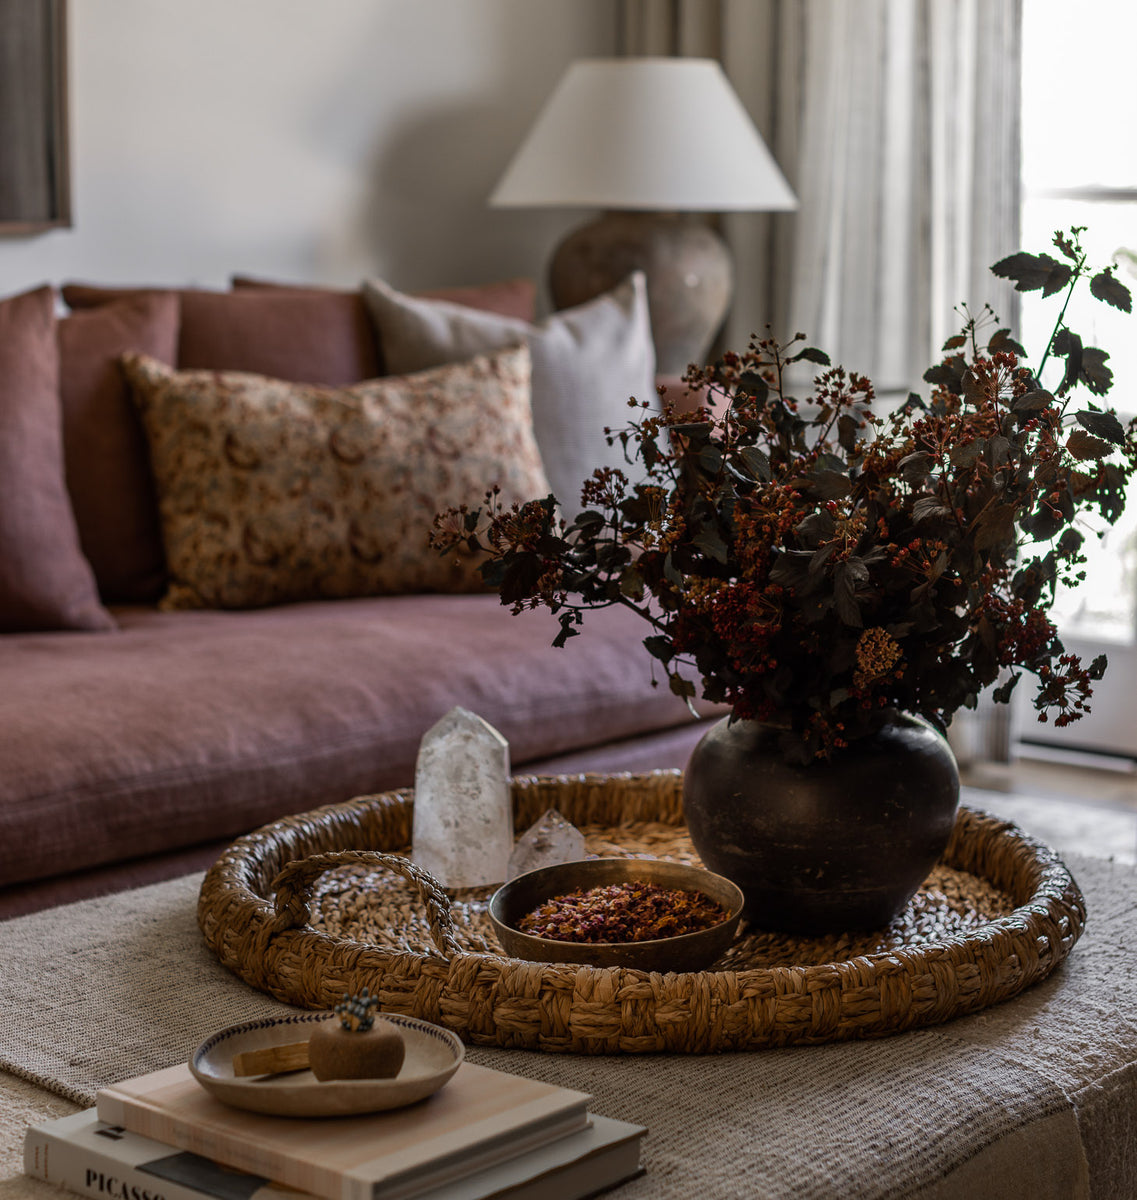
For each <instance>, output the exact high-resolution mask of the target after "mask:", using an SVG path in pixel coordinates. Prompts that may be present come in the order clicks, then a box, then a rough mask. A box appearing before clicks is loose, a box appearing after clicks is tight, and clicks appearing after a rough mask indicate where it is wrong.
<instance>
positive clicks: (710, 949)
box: [489, 858, 743, 972]
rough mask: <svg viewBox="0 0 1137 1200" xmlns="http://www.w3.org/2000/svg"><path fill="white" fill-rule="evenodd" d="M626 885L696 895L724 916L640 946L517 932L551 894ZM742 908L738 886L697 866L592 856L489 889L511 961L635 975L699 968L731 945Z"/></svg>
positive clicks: (495, 924) (493, 918) (493, 917)
mask: <svg viewBox="0 0 1137 1200" xmlns="http://www.w3.org/2000/svg"><path fill="white" fill-rule="evenodd" d="M630 881H636V882H640V883H656V884H659V886H660V887H665V888H674V889H679V890H681V891H685V892H702V893H703V895H704V896H708V897H709V898H710V899H711V900H713V901H715V903H716V904H719V905H720V906H721V907H722V908H723V909H724V910H725V911H726V914H727V916H726V919H725V920H723V921H720V922H719V923H718V924H717V925H712V926H711V927H710V928H709V929H701V930H699V931H698V932H697V933H682V934H678V935H677V936H675V937H668V938H655V939H653V940H652V941H646V942H562V941H558V940H556V939H555V938H544V937H535V936H534V935H533V934H531V933H522V932H521V930H520V929H518V928H517V923H518V922H519V921H521V920H522V919H523V918H524V917H525V916H526V915H527V914H528V913H531V912H532V911H533V910H534V909H535V908H537V907H538V906H539V905H541V904H543V903H544V902H545V901H546V900H551V899H552V898H553V897H554V896H563V895H565V894H566V893H568V892H573V891H576V889H577V888H583V889H585V890H587V889H589V888H594V887H604V886H606V885H608V884H612V883H628V882H630ZM742 904H743V896H742V892H741V891H740V890H739V888H737V887H736V886H735V885H734V884H733V883H731V882H730V880H729V879H724V878H723V877H722V876H721V875H715V874H714V873H713V872H711V871H707V870H704V869H703V868H702V867H692V866H687V865H686V864H684V863H674V862H663V861H661V860H659V859H653V858H590V859H583V860H581V861H580V862H568V863H560V864H558V865H557V866H554V867H541V868H540V869H539V870H537V871H529V872H528V873H527V874H525V875H518V876H517V878H516V879H511V880H510V881H509V882H508V883H505V884H503V885H502V886H501V887H500V888H498V890H497V891H496V892H494V894H493V897H492V899H491V900H490V906H489V915H490V921H491V922H492V923H493V927H494V930H495V932H496V933H497V936H498V940H499V941H500V942H501V944H502V947H503V949H504V950H505V952H506V954H508V955H509V956H510V957H511V958H522V959H527V960H528V961H530V962H552V963H577V964H580V965H586V966H593V967H630V968H633V969H634V970H637V971H661V972H666V971H705V970H707V969H708V968H709V967H710V966H712V964H713V963H714V962H715V961H716V960H717V959H718V958H720V957H721V956H722V955H723V954H724V953H725V952H726V950H727V949H728V948H729V946H730V944H731V943H732V942H733V941H734V935H735V931H736V929H737V928H738V920H739V917H740V916H741V915H742Z"/></svg>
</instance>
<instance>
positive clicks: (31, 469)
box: [0, 287, 115, 633]
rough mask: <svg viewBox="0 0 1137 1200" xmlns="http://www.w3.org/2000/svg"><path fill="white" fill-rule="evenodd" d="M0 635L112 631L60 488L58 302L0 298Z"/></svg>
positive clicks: (39, 293)
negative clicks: (0, 493) (61, 631)
mask: <svg viewBox="0 0 1137 1200" xmlns="http://www.w3.org/2000/svg"><path fill="white" fill-rule="evenodd" d="M0 487H2V488H3V493H2V495H0V632H4V633H13V632H18V631H24V630H51V629H92V630H94V629H114V628H115V623H114V621H113V620H112V619H111V616H110V614H109V613H108V612H107V611H106V609H104V608H103V607H102V605H101V604H100V603H99V597H98V591H97V589H96V586H95V577H94V575H93V573H92V571H91V567H90V565H89V564H88V562H87V560H86V559H85V558H84V557H83V554H82V551H81V550H80V549H79V534H78V531H77V529H76V527H75V517H74V515H73V514H72V511H71V502H70V500H69V499H68V496H67V488H66V485H65V484H64V481H63V438H62V421H61V417H60V405H59V351H58V348H57V346H56V341H55V296H54V294H53V292H52V290H51V288H49V287H42V288H38V289H36V290H35V291H31V292H25V293H23V294H22V295H19V296H13V297H11V298H10V299H8V300H3V301H0Z"/></svg>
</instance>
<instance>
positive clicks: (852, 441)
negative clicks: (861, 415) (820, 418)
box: [837, 413, 861, 454]
mask: <svg viewBox="0 0 1137 1200" xmlns="http://www.w3.org/2000/svg"><path fill="white" fill-rule="evenodd" d="M860 428H861V422H860V421H858V420H857V418H856V417H854V416H852V415H851V414H850V413H842V414H841V415H840V416H839V417H838V418H837V441H838V443H839V444H840V445H841V447H842V449H844V450H847V451H848V452H849V453H850V454H851V453H852V452H853V451H854V450H855V449H856V448H857V430H858V429H860Z"/></svg>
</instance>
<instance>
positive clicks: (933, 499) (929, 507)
mask: <svg viewBox="0 0 1137 1200" xmlns="http://www.w3.org/2000/svg"><path fill="white" fill-rule="evenodd" d="M950 516H951V509H950V508H947V507H945V505H944V502H943V501H942V500H941V499H940V498H939V497H938V496H922V497H921V498H920V499H919V500H917V501H916V503H915V504H913V505H912V520H913V521H914V522H915V523H916V524H917V525H919V524H921V523H922V522H924V521H932V520H942V519H943V518H944V517H950Z"/></svg>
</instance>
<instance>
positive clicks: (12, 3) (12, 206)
mask: <svg viewBox="0 0 1137 1200" xmlns="http://www.w3.org/2000/svg"><path fill="white" fill-rule="evenodd" d="M70 225H71V178H70V162H69V153H68V107H67V0H0V236H18V235H26V234H32V233H42V232H44V231H46V230H49V229H60V228H67V227H69V226H70Z"/></svg>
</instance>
